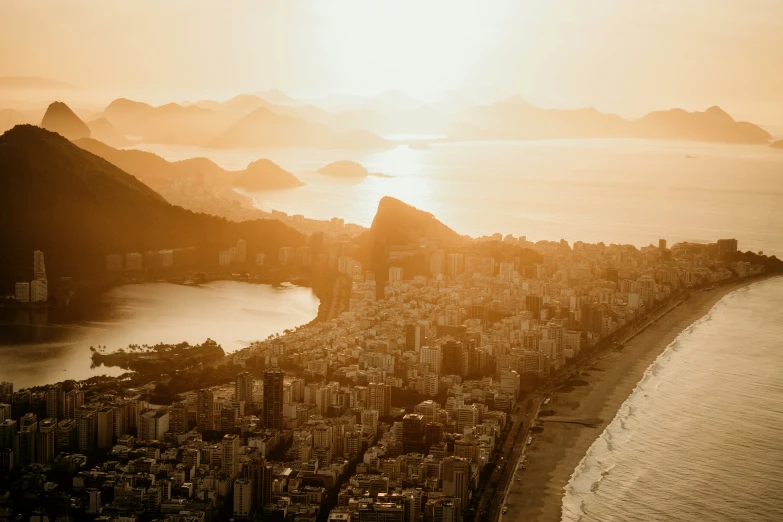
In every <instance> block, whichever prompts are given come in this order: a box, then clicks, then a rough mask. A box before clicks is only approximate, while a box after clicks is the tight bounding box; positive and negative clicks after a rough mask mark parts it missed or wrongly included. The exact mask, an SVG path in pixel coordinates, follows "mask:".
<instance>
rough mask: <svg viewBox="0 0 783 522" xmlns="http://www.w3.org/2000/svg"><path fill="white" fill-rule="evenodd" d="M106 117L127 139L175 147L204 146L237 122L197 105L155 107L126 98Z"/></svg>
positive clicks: (110, 108)
mask: <svg viewBox="0 0 783 522" xmlns="http://www.w3.org/2000/svg"><path fill="white" fill-rule="evenodd" d="M103 117H105V118H106V119H107V120H109V121H110V122H111V123H112V125H114V126H115V127H116V128H117V130H118V131H119V132H120V133H122V134H123V135H125V136H132V137H138V138H139V139H140V140H141V141H143V142H146V143H166V144H175V145H204V144H205V143H206V142H208V141H209V140H211V139H212V138H213V137H214V136H216V135H217V134H218V133H220V132H221V131H223V130H224V129H226V128H228V126H229V125H231V123H232V122H233V121H235V120H236V115H235V114H232V113H230V112H226V111H219V110H211V109H206V108H204V107H199V106H198V105H188V106H183V105H179V104H177V103H168V104H166V105H161V106H159V107H153V106H151V105H148V104H146V103H141V102H136V101H132V100H126V99H124V98H120V99H118V100H114V101H113V102H111V103H110V104H109V105H108V106H107V107H106V109H105V110H104V113H103Z"/></svg>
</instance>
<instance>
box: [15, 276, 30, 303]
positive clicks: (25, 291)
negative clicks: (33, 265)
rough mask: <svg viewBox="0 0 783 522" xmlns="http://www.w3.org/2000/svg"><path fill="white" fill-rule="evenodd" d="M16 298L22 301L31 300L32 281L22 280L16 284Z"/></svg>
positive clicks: (27, 301)
mask: <svg viewBox="0 0 783 522" xmlns="http://www.w3.org/2000/svg"><path fill="white" fill-rule="evenodd" d="M14 299H16V300H17V301H19V302H20V303H29V302H30V283H28V282H27V281H20V282H18V283H16V285H15V286H14Z"/></svg>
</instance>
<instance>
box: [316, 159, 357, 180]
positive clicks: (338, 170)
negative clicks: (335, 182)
mask: <svg viewBox="0 0 783 522" xmlns="http://www.w3.org/2000/svg"><path fill="white" fill-rule="evenodd" d="M318 173H319V174H324V175H325V176H331V177H334V178H365V177H367V176H368V175H369V172H368V171H367V169H366V168H365V167H364V165H362V164H361V163H357V162H355V161H350V160H340V161H335V162H332V163H330V164H328V165H325V166H323V167H321V168H320V169H318Z"/></svg>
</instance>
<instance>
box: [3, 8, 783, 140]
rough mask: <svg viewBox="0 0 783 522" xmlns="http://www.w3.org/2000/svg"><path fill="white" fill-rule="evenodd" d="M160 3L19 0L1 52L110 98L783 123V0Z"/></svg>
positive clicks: (16, 71)
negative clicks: (282, 97) (588, 111)
mask: <svg viewBox="0 0 783 522" xmlns="http://www.w3.org/2000/svg"><path fill="white" fill-rule="evenodd" d="M151 9H153V6H152V5H151V4H150V3H149V2H146V1H142V2H135V3H133V4H132V5H127V4H122V5H119V4H110V5H105V4H101V5H95V4H94V3H91V2H86V1H76V2H68V3H64V2H58V1H47V2H39V3H36V4H35V5H21V4H12V3H6V4H3V5H2V6H0V19H3V20H6V21H11V20H12V21H13V23H12V24H8V27H6V28H5V29H4V30H3V31H0V43H2V44H3V45H4V46H5V47H6V48H9V49H11V48H12V49H14V52H13V53H5V54H4V55H3V56H2V57H0V76H37V77H45V78H51V79H54V80H58V81H62V82H67V83H72V84H75V85H80V86H83V87H85V88H87V89H88V90H89V95H90V98H91V99H94V100H95V103H96V104H98V103H105V102H107V101H109V100H110V99H112V98H113V97H117V96H125V97H134V98H138V99H142V100H144V101H148V102H153V103H167V102H172V101H176V102H184V101H191V102H195V101H198V100H200V99H227V98H230V97H231V96H233V95H236V94H239V93H249V92H255V91H260V90H269V89H280V90H282V91H284V92H286V93H287V94H289V95H291V96H293V97H295V98H301V99H318V98H323V97H325V96H328V95H330V94H344V95H357V96H369V95H376V94H378V93H382V92H385V91H389V90H399V91H403V92H405V93H408V94H410V95H411V96H413V97H416V98H419V99H421V100H423V101H424V102H428V103H432V102H436V101H439V100H448V99H453V98H455V97H456V98H460V99H471V100H472V101H476V102H482V101H484V102H486V101H491V100H498V99H503V98H505V97H507V96H510V95H515V94H516V95H521V96H523V97H524V98H526V99H527V100H529V101H530V102H531V103H534V104H536V105H539V106H541V107H544V108H577V107H595V108H597V109H598V110H600V111H602V112H611V113H617V114H619V115H621V116H623V117H630V118H633V117H638V116H641V115H643V114H645V113H647V112H650V111H652V110H660V109H667V108H671V107H681V108H684V109H686V110H704V109H706V108H707V107H709V106H712V105H719V106H721V107H722V108H723V109H725V110H726V111H727V112H729V113H730V114H732V116H734V117H735V118H737V119H739V120H748V121H752V122H755V123H759V124H766V125H773V126H777V125H780V124H781V123H780V122H781V121H783V103H781V102H783V70H781V68H780V67H778V66H777V64H779V63H783V45H781V44H783V3H780V2H775V1H772V0H755V1H752V2H745V3H743V4H741V5H740V4H738V3H736V2H728V1H721V2H706V1H705V0H697V1H695V2H689V3H688V4H687V5H681V4H678V3H675V2H673V1H670V0H667V1H665V2H658V3H656V4H655V5H645V6H640V5H638V4H632V5H626V4H625V3H621V2H616V1H613V0H600V1H599V2H593V3H592V5H590V6H587V5H583V4H582V3H579V2H561V3H558V5H556V6H555V5H550V4H548V3H546V2H543V1H539V0H534V1H528V2H499V3H493V8H492V9H477V8H475V7H472V6H471V5H470V4H469V3H456V4H454V3H443V2H434V3H427V4H426V5H425V6H421V5H417V4H411V3H406V2H401V3H400V2H395V3H386V2H384V3H373V4H372V5H368V4H366V3H361V2H354V1H343V2H336V3H330V4H329V5H328V6H327V5H326V4H322V3H316V2H302V3H296V4H281V3H248V2H236V3H232V4H231V5H230V6H225V7H224V6H221V8H220V9H215V8H210V6H209V4H207V3H204V2H195V3H194V2H181V1H176V2H167V3H166V4H165V5H159V4H155V5H154V9H153V10H152V11H151ZM411 9H413V11H411ZM151 12H152V13H154V15H152V14H150V13H151ZM412 13H413V14H412ZM42 35H45V36H42ZM153 41H154V42H155V45H146V42H153ZM42 42H43V43H46V44H48V45H42Z"/></svg>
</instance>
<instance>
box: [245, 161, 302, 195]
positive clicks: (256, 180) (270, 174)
mask: <svg viewBox="0 0 783 522" xmlns="http://www.w3.org/2000/svg"><path fill="white" fill-rule="evenodd" d="M234 185H235V186H237V187H241V188H243V189H246V190H250V191H259V190H273V189H285V188H291V187H298V186H301V185H304V183H302V182H301V181H300V180H299V179H298V178H297V177H296V176H294V175H293V174H291V173H290V172H288V171H287V170H284V169H282V168H281V167H280V165H278V164H277V163H275V162H273V161H271V160H268V159H260V160H258V161H254V162H253V163H251V164H250V165H248V166H247V168H246V169H245V170H244V171H241V172H240V173H239V174H238V175H237V176H236V177H235V178H234Z"/></svg>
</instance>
